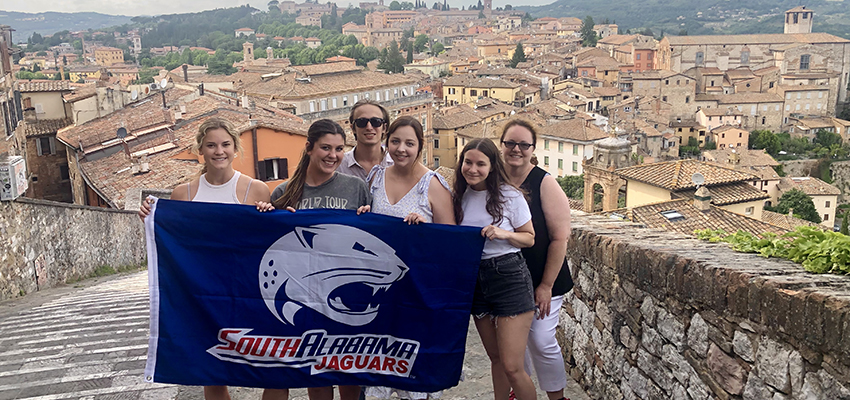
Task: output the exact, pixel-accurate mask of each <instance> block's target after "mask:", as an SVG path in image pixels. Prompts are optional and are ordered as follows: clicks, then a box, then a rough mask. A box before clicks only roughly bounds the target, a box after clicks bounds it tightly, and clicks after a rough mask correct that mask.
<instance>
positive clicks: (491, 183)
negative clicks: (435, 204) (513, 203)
mask: <svg viewBox="0 0 850 400" xmlns="http://www.w3.org/2000/svg"><path fill="white" fill-rule="evenodd" d="M470 150H478V151H480V152H481V153H483V154H484V155H485V156H487V158H489V159H490V173H489V174H487V179H485V180H484V182H485V183H486V186H487V214H490V216H491V217H493V224H494V225H498V224H499V223H501V222H502V218H503V217H504V212H503V210H502V205H503V204H504V203H505V200H504V199H503V198H502V190H501V188H502V185H509V186H511V187H514V188H516V186H514V185H513V184H511V181H510V179H508V174H507V172H505V164H504V162H502V156H501V154H500V153H499V148H498V147H496V145H495V144H494V143H493V141H492V140H490V139H472V140H471V141H469V143H467V144H466V146H464V147H463V151H461V152H460V157H459V159H458V166H457V168H456V169H455V184H454V193H452V205H454V212H455V221H457V223H458V224H460V223H461V222H463V208H462V205H463V195H464V193H466V188H467V187H468V186H469V185H468V184H467V183H466V179H465V178H464V177H463V172H461V170H462V169H463V163H464V157H466V153H467V152H468V151H470Z"/></svg>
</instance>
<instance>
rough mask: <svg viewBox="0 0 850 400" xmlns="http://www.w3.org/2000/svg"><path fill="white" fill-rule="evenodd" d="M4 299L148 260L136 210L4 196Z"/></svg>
mask: <svg viewBox="0 0 850 400" xmlns="http://www.w3.org/2000/svg"><path fill="white" fill-rule="evenodd" d="M0 237H2V238H3V240H0V299H8V298H12V297H16V296H20V295H23V294H26V293H31V292H34V291H36V290H39V289H44V288H48V287H52V286H56V285H58V284H61V283H64V282H67V281H68V280H73V279H79V278H82V277H85V276H88V275H89V274H91V273H92V272H93V271H94V270H95V269H96V268H97V267H99V266H103V265H108V266H111V267H113V268H116V267H119V266H126V265H136V264H141V263H143V262H144V260H145V257H146V253H145V240H144V227H143V225H142V223H141V221H140V220H139V217H137V216H136V213H135V212H132V211H123V210H110V209H104V208H97V207H87V206H77V205H71V204H64V203H56V202H51V201H45V200H33V199H27V198H20V199H18V200H17V201H13V202H0Z"/></svg>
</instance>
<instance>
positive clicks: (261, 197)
mask: <svg viewBox="0 0 850 400" xmlns="http://www.w3.org/2000/svg"><path fill="white" fill-rule="evenodd" d="M270 199H271V192H269V187H268V185H266V184H265V183H263V181H261V180H257V179H254V180H253V181H252V182H251V187H250V188H248V199H247V200H246V201H245V204H256V203H257V202H258V201H262V202H266V203H269V202H271V200H270Z"/></svg>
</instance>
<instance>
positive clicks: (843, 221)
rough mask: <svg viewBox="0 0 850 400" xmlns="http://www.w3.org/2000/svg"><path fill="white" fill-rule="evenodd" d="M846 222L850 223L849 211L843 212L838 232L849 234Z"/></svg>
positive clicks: (849, 228) (849, 229)
mask: <svg viewBox="0 0 850 400" xmlns="http://www.w3.org/2000/svg"><path fill="white" fill-rule="evenodd" d="M848 223H850V212H845V213H844V218H842V219H841V229H840V230H839V232H841V233H842V234H844V235H848V236H850V227H848Z"/></svg>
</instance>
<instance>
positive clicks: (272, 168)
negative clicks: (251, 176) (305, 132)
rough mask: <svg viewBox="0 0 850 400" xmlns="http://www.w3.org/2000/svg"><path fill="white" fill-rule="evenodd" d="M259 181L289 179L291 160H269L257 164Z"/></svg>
mask: <svg viewBox="0 0 850 400" xmlns="http://www.w3.org/2000/svg"><path fill="white" fill-rule="evenodd" d="M257 172H258V176H257V179H259V180H261V181H276V180H279V179H288V178H289V160H287V159H286V158H267V159H265V160H263V161H260V162H258V163H257Z"/></svg>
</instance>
